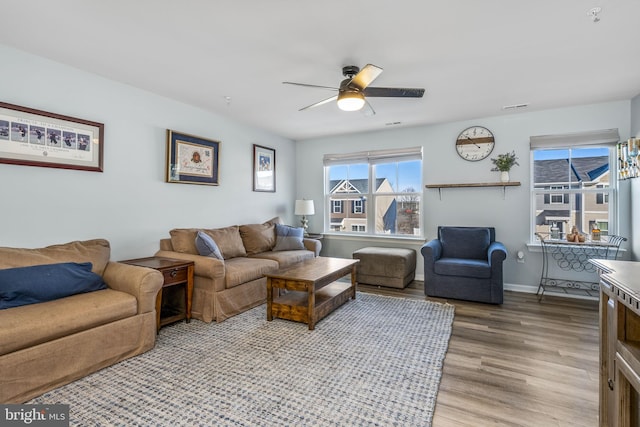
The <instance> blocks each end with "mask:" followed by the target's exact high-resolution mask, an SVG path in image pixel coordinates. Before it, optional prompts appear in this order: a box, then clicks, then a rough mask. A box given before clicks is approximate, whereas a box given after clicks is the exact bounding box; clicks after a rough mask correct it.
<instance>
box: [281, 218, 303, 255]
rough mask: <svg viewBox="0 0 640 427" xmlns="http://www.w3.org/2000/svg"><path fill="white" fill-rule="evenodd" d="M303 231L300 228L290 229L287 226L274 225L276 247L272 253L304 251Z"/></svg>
mask: <svg viewBox="0 0 640 427" xmlns="http://www.w3.org/2000/svg"><path fill="white" fill-rule="evenodd" d="M303 238H304V230H303V229H302V227H298V228H296V227H290V226H288V225H282V224H276V245H275V246H274V247H273V250H274V251H292V250H296V249H304V243H302V239H303Z"/></svg>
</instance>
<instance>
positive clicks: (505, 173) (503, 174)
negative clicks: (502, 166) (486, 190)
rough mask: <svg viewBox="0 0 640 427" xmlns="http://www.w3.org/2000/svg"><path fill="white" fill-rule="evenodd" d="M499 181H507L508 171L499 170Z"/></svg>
mask: <svg viewBox="0 0 640 427" xmlns="http://www.w3.org/2000/svg"><path fill="white" fill-rule="evenodd" d="M500 182H509V171H502V172H500Z"/></svg>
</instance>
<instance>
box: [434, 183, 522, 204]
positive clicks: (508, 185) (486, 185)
mask: <svg viewBox="0 0 640 427" xmlns="http://www.w3.org/2000/svg"><path fill="white" fill-rule="evenodd" d="M520 185H521V184H520V182H518V181H510V182H469V183H463V184H427V185H425V187H426V188H437V189H438V195H439V196H440V200H442V189H443V188H467V187H502V191H503V198H504V195H505V194H506V192H507V187H519V186H520Z"/></svg>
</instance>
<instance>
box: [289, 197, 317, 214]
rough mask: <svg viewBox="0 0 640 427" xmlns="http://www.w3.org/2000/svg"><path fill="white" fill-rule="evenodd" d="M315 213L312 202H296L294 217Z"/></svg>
mask: <svg viewBox="0 0 640 427" xmlns="http://www.w3.org/2000/svg"><path fill="white" fill-rule="evenodd" d="M315 213H316V211H315V209H314V207H313V200H296V208H295V210H294V214H295V215H313V214H315Z"/></svg>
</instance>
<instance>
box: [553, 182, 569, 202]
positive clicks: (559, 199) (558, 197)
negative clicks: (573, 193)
mask: <svg viewBox="0 0 640 427" xmlns="http://www.w3.org/2000/svg"><path fill="white" fill-rule="evenodd" d="M549 188H550V189H551V190H563V189H564V186H562V185H552V186H550V187H549ZM567 202H568V199H567ZM567 202H565V198H564V195H563V194H562V193H560V194H558V193H556V194H549V203H551V204H559V203H567Z"/></svg>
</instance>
